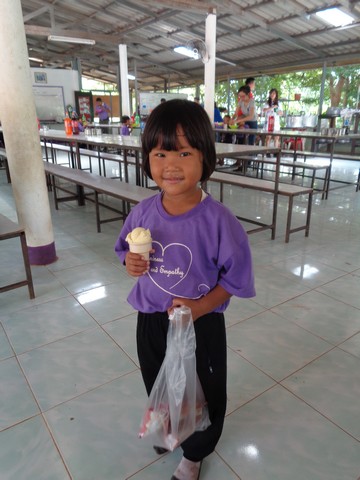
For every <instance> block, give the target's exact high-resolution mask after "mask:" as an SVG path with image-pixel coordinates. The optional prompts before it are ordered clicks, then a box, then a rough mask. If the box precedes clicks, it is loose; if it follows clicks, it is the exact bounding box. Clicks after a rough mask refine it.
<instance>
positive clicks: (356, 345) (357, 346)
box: [339, 333, 360, 358]
mask: <svg viewBox="0 0 360 480" xmlns="http://www.w3.org/2000/svg"><path fill="white" fill-rule="evenodd" d="M339 348H341V349H342V350H345V351H346V352H349V353H352V354H353V355H356V356H357V357H358V358H360V333H358V334H356V335H354V336H353V337H351V338H349V340H346V341H345V342H344V343H341V344H340V345H339Z"/></svg>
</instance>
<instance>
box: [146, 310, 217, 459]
mask: <svg viewBox="0 0 360 480" xmlns="http://www.w3.org/2000/svg"><path fill="white" fill-rule="evenodd" d="M169 320H170V322H169V330H168V334H167V349H166V354H165V359H164V361H163V364H162V366H161V368H160V371H159V373H158V376H157V377H156V380H155V383H154V385H153V388H152V390H151V393H150V396H149V399H148V402H147V405H146V408H145V413H144V416H143V418H142V421H141V425H140V431H139V437H140V438H143V437H149V439H151V441H152V442H153V444H154V445H157V446H159V447H164V448H166V449H168V450H171V451H172V450H174V449H175V448H176V447H177V446H178V445H180V444H181V443H182V442H183V441H184V440H186V439H187V438H188V437H189V436H190V435H191V434H192V433H194V431H195V430H205V429H206V428H207V427H208V426H209V425H210V420H209V413H208V409H207V406H206V401H205V397H204V392H203V390H202V387H201V384H200V381H199V378H198V376H197V373H196V357H195V349H196V338H195V330H194V324H193V320H192V316H191V310H190V309H189V308H188V307H185V306H183V307H179V308H175V309H174V312H173V314H172V315H171V316H170V317H169Z"/></svg>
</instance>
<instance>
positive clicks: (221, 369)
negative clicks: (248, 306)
mask: <svg viewBox="0 0 360 480" xmlns="http://www.w3.org/2000/svg"><path fill="white" fill-rule="evenodd" d="M168 326H169V319H168V314H167V313H166V312H161V313H152V314H146V313H141V312H139V313H138V323H137V332H136V339H137V349H138V356H139V361H140V368H141V373H142V376H143V380H144V383H145V388H146V391H147V394H148V395H150V392H151V389H152V386H153V384H154V382H155V379H156V377H157V374H158V372H159V370H160V367H161V364H162V362H163V360H164V357H165V352H166V336H167V330H168ZM194 327H195V335H196V369H197V374H198V376H199V379H200V383H201V386H202V388H203V390H204V394H205V398H206V401H207V403H208V408H209V417H210V421H211V425H210V426H209V427H208V428H207V429H206V430H204V431H202V432H195V433H194V434H193V435H191V436H190V437H189V438H188V439H187V440H185V442H183V443H182V444H181V447H182V449H183V452H184V457H185V458H187V459H188V460H191V461H193V462H198V461H200V460H202V459H203V458H205V457H206V456H207V455H210V453H212V452H213V451H214V449H215V447H216V445H217V443H218V441H219V439H220V436H221V433H222V429H223V425H224V418H225V412H226V333H225V320H224V315H223V314H222V313H210V314H207V315H204V316H203V317H200V318H198V319H197V320H196V322H194Z"/></svg>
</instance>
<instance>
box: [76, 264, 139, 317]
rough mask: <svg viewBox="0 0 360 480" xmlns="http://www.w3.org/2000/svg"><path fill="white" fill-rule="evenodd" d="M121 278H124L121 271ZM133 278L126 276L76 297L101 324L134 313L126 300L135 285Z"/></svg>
mask: <svg viewBox="0 0 360 480" xmlns="http://www.w3.org/2000/svg"><path fill="white" fill-rule="evenodd" d="M118 276H119V278H123V277H122V275H121V274H120V273H119V275H118ZM133 283H134V282H133V280H132V279H126V278H124V279H123V280H122V281H121V282H117V283H111V284H108V285H103V286H101V287H97V288H92V289H91V290H87V291H85V292H82V293H79V294H77V295H76V296H75V297H76V299H77V300H78V302H80V304H81V305H82V306H83V308H84V309H85V310H86V311H87V312H89V314H90V315H91V316H92V317H93V318H94V319H95V320H96V321H97V322H98V323H100V324H104V323H106V322H110V321H112V320H115V319H117V318H121V317H125V316H126V315H129V314H131V313H134V309H133V307H132V306H131V305H129V303H128V302H127V301H126V298H127V295H128V293H129V291H130V289H131V288H132V285H133Z"/></svg>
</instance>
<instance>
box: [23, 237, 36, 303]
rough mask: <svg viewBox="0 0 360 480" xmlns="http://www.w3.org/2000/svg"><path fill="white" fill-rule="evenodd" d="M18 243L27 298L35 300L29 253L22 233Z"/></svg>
mask: <svg viewBox="0 0 360 480" xmlns="http://www.w3.org/2000/svg"><path fill="white" fill-rule="evenodd" d="M20 242H21V249H22V254H23V260H24V267H25V272H26V280H27V286H28V289H29V296H30V298H31V299H33V298H35V292H34V285H33V281H32V275H31V268H30V261H29V253H28V249H27V244H26V235H25V232H22V233H21V234H20Z"/></svg>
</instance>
